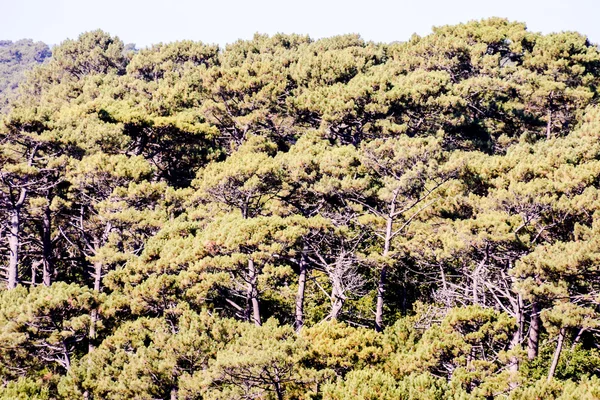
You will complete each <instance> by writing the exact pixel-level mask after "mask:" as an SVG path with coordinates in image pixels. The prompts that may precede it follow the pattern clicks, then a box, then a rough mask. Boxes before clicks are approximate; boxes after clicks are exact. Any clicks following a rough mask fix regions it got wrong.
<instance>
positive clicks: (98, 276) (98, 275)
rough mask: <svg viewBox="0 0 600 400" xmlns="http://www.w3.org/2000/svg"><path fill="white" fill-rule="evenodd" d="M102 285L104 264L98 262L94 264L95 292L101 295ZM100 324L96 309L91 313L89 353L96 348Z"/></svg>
mask: <svg viewBox="0 0 600 400" xmlns="http://www.w3.org/2000/svg"><path fill="white" fill-rule="evenodd" d="M101 283H102V263H101V262H99V261H96V262H95V263H94V292H96V293H100V289H101ZM97 322H98V309H97V308H94V309H93V310H92V312H91V313H90V333H89V345H88V352H90V353H91V352H92V350H94V348H95V341H96V324H97Z"/></svg>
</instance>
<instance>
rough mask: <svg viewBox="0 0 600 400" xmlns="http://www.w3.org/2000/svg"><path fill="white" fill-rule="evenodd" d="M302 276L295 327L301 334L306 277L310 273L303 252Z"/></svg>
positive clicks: (299, 278) (299, 281) (299, 276)
mask: <svg viewBox="0 0 600 400" xmlns="http://www.w3.org/2000/svg"><path fill="white" fill-rule="evenodd" d="M299 267H300V274H299V275H298V293H297V294H296V321H295V323H294V327H295V328H296V332H299V331H300V329H302V326H303V325H304V291H305V289H306V275H307V273H308V271H307V270H308V265H307V263H306V254H305V252H304V251H302V254H301V255H300V263H299Z"/></svg>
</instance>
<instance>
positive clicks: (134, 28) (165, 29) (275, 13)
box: [0, 0, 600, 48]
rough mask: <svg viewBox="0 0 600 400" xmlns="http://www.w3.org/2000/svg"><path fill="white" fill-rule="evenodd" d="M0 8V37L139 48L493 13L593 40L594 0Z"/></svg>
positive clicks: (409, 25)
mask: <svg viewBox="0 0 600 400" xmlns="http://www.w3.org/2000/svg"><path fill="white" fill-rule="evenodd" d="M0 10H2V13H3V15H4V18H3V21H2V23H1V24H0V40H18V39H24V38H26V39H33V40H36V41H38V40H40V41H43V42H45V43H47V44H50V45H53V44H59V43H61V42H62V41H63V40H65V39H68V38H69V39H75V38H77V36H79V34H81V33H82V32H86V31H90V30H95V29H102V30H104V31H106V32H108V33H110V34H112V35H116V36H118V37H119V38H121V40H123V41H124V42H125V43H135V44H136V45H137V47H139V48H141V47H146V46H149V45H151V44H154V43H160V42H163V43H166V42H172V41H176V40H183V39H191V40H196V41H202V42H205V43H216V44H219V45H221V46H224V45H225V44H227V43H232V42H234V41H236V40H238V39H250V38H252V36H253V35H254V34H255V33H257V32H258V33H267V34H275V33H279V32H281V33H299V34H308V35H310V36H311V37H312V38H314V39H318V38H321V37H328V36H334V35H339V34H345V33H358V34H360V35H361V36H362V37H363V38H364V39H365V40H372V41H376V42H393V41H405V40H408V39H409V38H410V36H411V35H412V34H413V33H417V34H419V35H427V34H428V33H430V32H431V28H432V27H433V26H439V25H447V24H457V23H460V22H467V21H469V20H473V19H482V18H488V17H492V16H498V17H504V18H508V19H509V20H512V21H520V22H525V23H526V24H527V27H528V29H529V30H530V31H535V32H542V33H551V32H560V31H578V32H581V33H583V34H585V35H587V36H588V37H589V39H590V40H591V41H592V42H594V43H600V22H599V20H600V0H568V1H567V0H502V1H497V0H496V1H489V0H452V1H451V0H446V1H443V0H412V1H408V0H397V1H384V0H363V1H355V0H345V1H340V0H302V1H297V0H296V1H289V0H246V1H241V0H236V1H233V0H212V1H205V0H196V1H193V0H169V1H160V0H96V1H93V0H0Z"/></svg>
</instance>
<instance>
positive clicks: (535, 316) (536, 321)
mask: <svg viewBox="0 0 600 400" xmlns="http://www.w3.org/2000/svg"><path fill="white" fill-rule="evenodd" d="M540 326H541V321H540V306H539V304H538V302H537V301H535V300H534V302H533V303H532V304H531V320H530V323H529V338H528V339H527V358H528V359H529V360H534V359H535V358H536V357H537V354H538V343H539V340H540Z"/></svg>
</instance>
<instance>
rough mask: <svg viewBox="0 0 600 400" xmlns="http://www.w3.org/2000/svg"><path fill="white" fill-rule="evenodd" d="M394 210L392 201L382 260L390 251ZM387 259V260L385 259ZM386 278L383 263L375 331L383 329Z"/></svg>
mask: <svg viewBox="0 0 600 400" xmlns="http://www.w3.org/2000/svg"><path fill="white" fill-rule="evenodd" d="M394 212H395V203H392V207H391V209H390V215H389V216H388V217H387V220H386V224H385V241H384V243H383V253H382V256H383V258H384V260H385V259H386V258H387V256H388V254H389V252H390V243H391V241H392V225H393V223H394V220H393V217H392V215H393V213H394ZM386 261H387V260H386ZM386 278H387V265H384V266H383V267H382V268H381V272H380V273H379V282H377V306H376V309H375V330H376V331H377V332H382V331H383V303H384V299H383V296H384V294H385V283H386Z"/></svg>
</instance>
